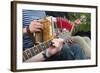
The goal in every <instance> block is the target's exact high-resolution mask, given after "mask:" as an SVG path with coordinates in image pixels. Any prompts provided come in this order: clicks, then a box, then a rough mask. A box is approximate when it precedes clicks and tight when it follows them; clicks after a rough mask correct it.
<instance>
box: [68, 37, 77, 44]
mask: <svg viewBox="0 0 100 73" xmlns="http://www.w3.org/2000/svg"><path fill="white" fill-rule="evenodd" d="M66 43H67V44H73V43H75V41H74V40H73V39H72V38H69V39H66Z"/></svg>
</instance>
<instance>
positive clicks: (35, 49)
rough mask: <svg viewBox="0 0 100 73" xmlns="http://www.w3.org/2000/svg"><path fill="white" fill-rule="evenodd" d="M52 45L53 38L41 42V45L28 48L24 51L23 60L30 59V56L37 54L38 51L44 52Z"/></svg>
mask: <svg viewBox="0 0 100 73" xmlns="http://www.w3.org/2000/svg"><path fill="white" fill-rule="evenodd" d="M50 45H51V40H49V41H46V42H43V43H40V44H39V45H36V46H34V47H32V48H28V49H26V50H25V51H23V61H26V60H28V59H29V58H31V57H33V56H35V55H37V54H38V53H40V52H42V51H43V50H45V49H46V48H49V46H50Z"/></svg>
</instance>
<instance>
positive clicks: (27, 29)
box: [26, 26, 32, 34]
mask: <svg viewBox="0 0 100 73" xmlns="http://www.w3.org/2000/svg"><path fill="white" fill-rule="evenodd" d="M26 31H27V33H28V34H32V33H31V31H30V29H29V26H27V27H26Z"/></svg>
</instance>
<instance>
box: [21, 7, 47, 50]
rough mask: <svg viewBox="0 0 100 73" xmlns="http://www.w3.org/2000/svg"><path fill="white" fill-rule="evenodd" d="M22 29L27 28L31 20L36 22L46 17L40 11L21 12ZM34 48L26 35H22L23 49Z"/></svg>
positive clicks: (24, 10)
mask: <svg viewBox="0 0 100 73" xmlns="http://www.w3.org/2000/svg"><path fill="white" fill-rule="evenodd" d="M22 15H23V28H25V27H27V26H28V25H29V24H30V22H31V21H32V20H37V19H40V18H43V17H45V16H46V14H45V12H44V11H40V10H26V9H23V10H22ZM32 46H34V44H33V42H32V39H31V38H30V37H29V36H28V35H23V49H26V48H30V47H32Z"/></svg>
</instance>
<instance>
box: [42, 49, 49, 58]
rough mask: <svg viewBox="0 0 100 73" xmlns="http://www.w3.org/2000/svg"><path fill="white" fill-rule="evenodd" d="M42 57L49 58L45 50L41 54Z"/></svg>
mask: <svg viewBox="0 0 100 73" xmlns="http://www.w3.org/2000/svg"><path fill="white" fill-rule="evenodd" d="M42 55H43V57H44V58H45V59H47V58H49V57H50V56H49V54H48V51H47V50H45V51H44V52H43V53H42Z"/></svg>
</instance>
